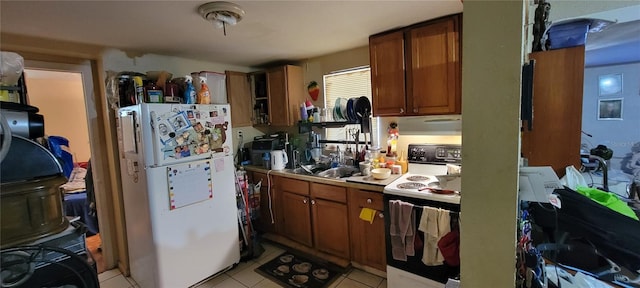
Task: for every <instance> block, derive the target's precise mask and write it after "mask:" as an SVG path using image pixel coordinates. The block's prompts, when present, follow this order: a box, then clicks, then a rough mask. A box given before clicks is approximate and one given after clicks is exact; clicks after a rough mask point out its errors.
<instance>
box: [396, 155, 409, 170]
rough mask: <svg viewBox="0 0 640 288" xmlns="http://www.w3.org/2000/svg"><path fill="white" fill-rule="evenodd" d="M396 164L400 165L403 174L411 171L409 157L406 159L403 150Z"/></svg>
mask: <svg viewBox="0 0 640 288" xmlns="http://www.w3.org/2000/svg"><path fill="white" fill-rule="evenodd" d="M396 164H397V165H400V167H401V168H402V174H404V173H407V172H408V171H409V166H408V164H407V159H404V157H403V155H402V152H401V153H400V157H399V158H398V161H396Z"/></svg>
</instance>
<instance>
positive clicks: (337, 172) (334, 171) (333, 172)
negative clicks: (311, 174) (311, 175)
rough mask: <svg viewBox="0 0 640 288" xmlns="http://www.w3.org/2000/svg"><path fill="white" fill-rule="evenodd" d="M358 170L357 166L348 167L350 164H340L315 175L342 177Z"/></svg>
mask: <svg viewBox="0 0 640 288" xmlns="http://www.w3.org/2000/svg"><path fill="white" fill-rule="evenodd" d="M358 172H360V170H359V169H358V168H355V167H350V166H341V167H335V168H331V169H327V170H324V171H322V172H320V173H316V176H319V177H324V178H343V177H349V176H351V175H353V174H355V173H358Z"/></svg>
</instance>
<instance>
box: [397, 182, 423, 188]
mask: <svg viewBox="0 0 640 288" xmlns="http://www.w3.org/2000/svg"><path fill="white" fill-rule="evenodd" d="M397 187H398V188H400V189H420V188H424V187H427V185H426V184H422V183H418V182H405V183H400V184H398V186H397Z"/></svg>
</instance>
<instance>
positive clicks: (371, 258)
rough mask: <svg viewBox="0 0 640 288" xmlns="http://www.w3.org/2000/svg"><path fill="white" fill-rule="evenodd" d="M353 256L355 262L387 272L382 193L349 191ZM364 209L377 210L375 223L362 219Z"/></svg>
mask: <svg viewBox="0 0 640 288" xmlns="http://www.w3.org/2000/svg"><path fill="white" fill-rule="evenodd" d="M348 196H349V228H350V230H351V231H350V232H351V235H350V242H351V255H352V258H351V259H353V260H354V261H355V262H358V263H360V264H363V265H367V266H370V267H373V268H376V269H379V270H381V271H386V266H387V257H386V250H385V242H384V241H385V240H384V233H385V232H384V214H383V209H384V206H383V203H382V193H381V192H373V191H366V190H359V189H349V195H348ZM362 208H370V209H374V210H376V215H375V218H374V220H373V223H369V222H367V221H364V220H362V219H360V211H361V210H362Z"/></svg>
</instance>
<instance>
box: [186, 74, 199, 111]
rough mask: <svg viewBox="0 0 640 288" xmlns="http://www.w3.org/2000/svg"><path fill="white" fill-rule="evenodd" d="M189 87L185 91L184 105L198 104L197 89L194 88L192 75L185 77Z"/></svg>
mask: <svg viewBox="0 0 640 288" xmlns="http://www.w3.org/2000/svg"><path fill="white" fill-rule="evenodd" d="M184 78H185V79H186V80H185V82H186V83H187V87H186V88H185V89H184V103H187V104H196V88H194V87H193V78H192V77H191V75H186V76H184Z"/></svg>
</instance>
